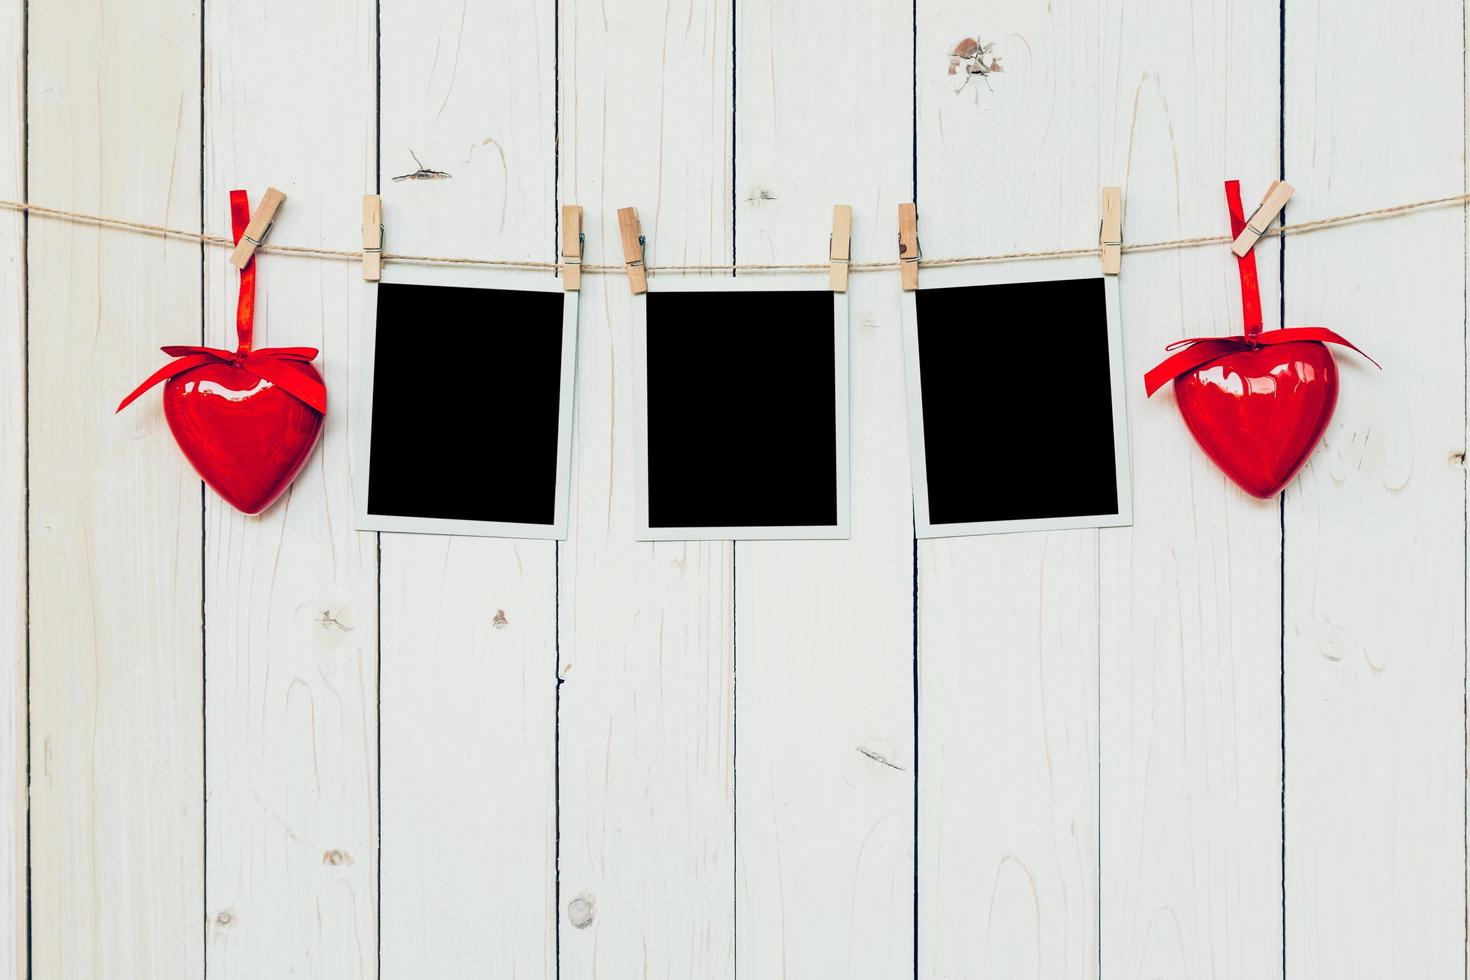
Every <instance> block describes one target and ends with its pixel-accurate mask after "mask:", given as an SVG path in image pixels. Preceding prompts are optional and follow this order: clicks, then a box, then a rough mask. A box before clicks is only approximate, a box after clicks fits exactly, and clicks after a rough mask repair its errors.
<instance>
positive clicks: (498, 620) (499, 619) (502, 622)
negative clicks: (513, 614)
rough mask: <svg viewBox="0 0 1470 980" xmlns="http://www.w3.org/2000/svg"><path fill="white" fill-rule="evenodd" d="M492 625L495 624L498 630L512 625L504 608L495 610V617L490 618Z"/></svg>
mask: <svg viewBox="0 0 1470 980" xmlns="http://www.w3.org/2000/svg"><path fill="white" fill-rule="evenodd" d="M490 625H491V626H494V627H495V628H496V629H498V630H503V629H505V628H506V627H507V626H509V625H510V620H508V619H506V618H505V610H504V609H497V610H495V618H494V619H492V620H490Z"/></svg>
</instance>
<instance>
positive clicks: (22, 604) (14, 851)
mask: <svg viewBox="0 0 1470 980" xmlns="http://www.w3.org/2000/svg"><path fill="white" fill-rule="evenodd" d="M24 16H25V14H24V6H23V4H22V0H6V2H4V3H0V25H3V26H0V37H3V38H4V40H3V41H0V196H4V197H7V198H10V199H12V200H14V199H16V198H19V197H21V196H22V195H23V194H24V191H25V143H24V130H23V129H22V114H23V112H24V109H25V72H24V69H23V67H22V66H23V64H24V62H23V61H22V57H23V55H24V53H25V44H24V39H25V32H24V31H23V30H22V23H23V21H24ZM25 372H26V353H25V219H24V218H23V217H22V216H21V215H19V214H15V213H11V214H5V215H0V970H7V971H13V975H14V976H17V977H22V976H25V974H26V949H25V935H26V805H25V804H26V779H25V771H26V770H25V762H26V759H25V757H26V708H25V703H26V677H25V656H26V573H25V567H26V565H25V562H26V502H25V456H26V438H25V430H26V414H25V409H26V404H25V399H26V389H25Z"/></svg>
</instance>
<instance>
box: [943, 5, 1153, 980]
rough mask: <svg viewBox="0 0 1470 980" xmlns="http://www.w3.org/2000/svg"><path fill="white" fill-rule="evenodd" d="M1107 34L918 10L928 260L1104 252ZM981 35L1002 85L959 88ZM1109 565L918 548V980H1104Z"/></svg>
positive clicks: (1082, 538) (989, 550)
mask: <svg viewBox="0 0 1470 980" xmlns="http://www.w3.org/2000/svg"><path fill="white" fill-rule="evenodd" d="M1101 29H1102V23H1101V19H1100V15H1099V12H1098V11H1097V10H1096V9H1095V8H1094V7H1092V6H1090V5H1072V6H1059V7H1054V8H1052V9H1049V10H1048V9H1044V8H1042V7H1039V6H1037V5H1034V4H1029V3H1021V2H1017V0H1007V2H1002V3H998V4H994V5H992V6H991V7H989V8H988V9H987V11H986V12H985V16H984V17H983V18H980V19H978V20H977V16H976V12H975V8H974V6H973V4H970V3H965V2H960V0H921V2H920V3H919V6H918V36H917V42H916V47H917V59H918V61H917V97H918V208H919V229H918V231H919V247H920V250H921V252H922V253H923V254H925V255H930V256H943V255H962V254H973V253H976V252H982V253H983V252H1004V251H1013V250H1019V249H1028V248H1053V247H1056V246H1057V245H1058V244H1061V243H1067V244H1072V243H1075V244H1077V245H1082V246H1086V245H1089V244H1091V243H1094V242H1096V241H1097V231H1098V190H1099V188H1100V187H1101V186H1102V185H1103V184H1104V183H1110V182H1111V180H1107V181H1105V180H1102V179H1100V174H1099V166H1098V160H1099V150H1100V148H1099V144H1098V133H1099V126H1098V118H1099V111H1100V108H1101V96H1100V93H1099V90H1098V85H1097V80H1098V77H1099V67H1100V66H1099V57H1100V54H1101V46H1100V45H1099V43H1098V37H1099V31H1100V30H1101ZM977 31H978V32H980V34H981V36H980V37H978V38H976V40H978V41H980V42H981V43H982V44H989V43H994V44H995V48H994V49H993V51H992V55H993V56H999V57H1000V58H1001V59H1002V65H1003V67H1004V72H1003V73H1001V74H997V75H993V76H991V77H990V78H985V77H981V76H972V77H970V79H969V81H968V83H965V84H963V86H961V83H962V82H964V76H963V75H950V74H948V70H949V53H950V51H952V50H953V49H954V46H955V44H956V42H959V41H960V40H961V39H963V38H965V37H975V33H976V32H977ZM1125 262H1126V257H1125ZM1009 328H1015V329H1023V328H1024V327H1023V326H1022V325H1017V324H990V323H988V322H987V321H986V319H985V315H984V311H983V310H979V311H977V313H976V329H1009ZM1125 330H1126V328H1125ZM1011 368H1012V366H1011V365H986V366H980V367H978V368H977V369H978V370H980V371H985V370H999V371H1004V370H1010V369H1011ZM994 478H997V479H1004V478H1005V474H1004V473H997V474H995V477H994ZM1098 560H1099V552H1098V532H1096V531H1062V532H1051V533H1024V534H1004V535H993V536H988V537H978V538H951V539H944V540H935V541H922V542H920V544H919V568H918V578H919V602H918V605H919V690H918V699H919V700H918V705H919V736H918V741H919V747H918V757H919V758H918V764H919V774H920V780H919V818H918V836H919V923H918V933H919V934H918V973H919V976H920V977H926V978H928V977H961V976H975V975H986V976H990V975H994V976H1044V977H1060V976H1066V977H1091V976H1095V975H1096V973H1097V958H1098V947H1097V924H1098V904H1097V888H1098V881H1097V876H1098V854H1097V802H1098V796H1097V783H1098V770H1097V686H1096V685H1097V674H1098V657H1097V648H1098V647H1097V644H1098V629H1099V616H1098V577H1099V576H1098Z"/></svg>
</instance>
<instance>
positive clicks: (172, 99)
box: [26, 0, 204, 980]
mask: <svg viewBox="0 0 1470 980" xmlns="http://www.w3.org/2000/svg"><path fill="white" fill-rule="evenodd" d="M199 16H200V15H199V4H198V3H197V2H195V0H140V2H138V3H135V4H131V5H130V6H129V8H128V13H127V16H125V17H123V16H117V17H106V18H104V17H100V16H98V13H97V10H96V8H95V7H94V6H91V5H86V4H81V3H76V2H71V0H61V2H57V3H47V4H34V5H32V6H31V8H30V13H29V31H28V38H29V41H28V58H27V63H26V71H27V78H26V81H27V89H28V91H29V93H30V98H29V125H28V132H29V141H30V147H29V175H28V176H29V192H30V194H31V196H32V197H33V198H35V199H36V200H37V201H44V202H46V203H47V204H50V205H52V206H58V207H63V208H73V209H77V210H82V211H88V212H93V213H102V214H107V215H115V216H118V217H123V218H129V219H133V220H137V221H145V222H150V223H159V224H169V225H175V226H181V227H184V228H197V227H198V226H199V139H200V131H199V126H200V123H199V86H200V61H199V58H200V52H199ZM27 268H28V269H29V279H30V328H29V336H30V345H29V362H30V363H29V377H30V379H31V384H30V386H29V391H28V399H29V415H30V420H29V452H30V516H29V536H30V558H31V569H30V587H31V608H30V648H31V651H32V653H33V654H35V655H34V656H33V657H32V658H31V670H30V681H31V686H30V697H31V711H32V715H31V726H32V727H31V754H30V763H31V778H32V796H31V830H32V835H33V836H32V848H31V857H32V879H31V885H32V893H31V900H32V913H33V919H32V941H33V949H32V957H33V959H32V962H31V970H32V972H33V974H34V976H36V977H45V978H47V980H72V978H75V980H93V978H96V977H101V976H104V975H110V976H119V977H121V976H133V977H180V978H185V977H197V976H199V975H200V973H201V971H202V968H203V961H204V954H203V948H202V939H203V930H202V928H201V923H200V916H201V910H202V908H203V895H202V883H203V880H204V875H203V871H204V867H203V840H202V826H203V820H202V818H203V813H202V808H203V798H204V793H203V790H204V783H203V773H202V764H203V756H202V749H203V728H202V724H203V719H202V716H201V711H200V708H201V701H200V699H201V691H202V678H201V672H200V667H201V657H200V651H201V649H202V643H203V639H202V627H201V623H200V587H201V586H200V581H201V574H200V517H199V511H200V483H199V480H198V478H197V477H196V476H195V475H194V473H193V471H192V470H191V469H190V468H189V464H188V463H187V462H185V461H184V458H183V456H182V455H180V453H179V451H178V448H177V447H176V446H175V445H174V441H173V438H172V437H171V436H170V434H169V430H168V426H167V425H166V424H165V422H164V419H163V412H162V410H161V408H160V406H159V396H158V394H157V392H154V393H151V394H149V395H148V396H146V397H144V398H143V399H142V400H141V401H139V402H138V403H137V404H135V405H133V406H132V407H131V408H129V409H128V410H127V411H126V412H125V413H123V414H122V415H114V414H113V408H114V407H115V406H116V404H117V401H118V399H120V398H121V397H122V396H123V395H124V394H126V393H127V392H128V391H129V390H130V389H131V388H132V387H133V386H134V385H136V384H137V383H138V382H139V381H141V380H142V379H143V378H145V377H147V376H148V375H149V374H150V373H151V372H152V371H153V370H154V369H156V368H157V367H158V366H159V365H160V364H161V363H163V355H161V354H160V353H159V352H158V347H159V345H161V344H167V343H175V344H177V343H189V342H191V341H194V342H197V340H198V339H199V337H200V324H201V297H200V284H199V247H198V246H197V245H190V244H189V243H187V242H166V241H163V240H159V239H145V238H140V237H139V236H137V235H135V234H130V233H125V232H117V231H103V230H100V229H98V228H93V227H87V226H84V225H78V224H68V223H63V222H57V221H43V220H39V219H37V220H33V221H31V223H30V230H29V242H28V254H27Z"/></svg>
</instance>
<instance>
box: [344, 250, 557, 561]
mask: <svg viewBox="0 0 1470 980" xmlns="http://www.w3.org/2000/svg"><path fill="white" fill-rule="evenodd" d="M363 290H364V297H363V332H362V351H363V353H362V362H361V375H360V378H361V381H360V383H361V385H362V393H363V394H362V398H363V401H362V402H360V403H356V404H355V406H354V407H357V406H360V411H361V412H362V413H363V415H362V417H361V418H360V419H358V420H356V421H357V429H358V433H359V434H358V436H357V447H358V459H359V460H360V461H361V465H360V466H359V468H358V476H357V483H356V492H357V502H356V507H357V520H356V526H357V527H358V529H360V530H365V531H405V532H412V533H418V534H463V535H474V536H479V537H501V538H544V539H555V540H564V539H565V538H566V536H567V508H568V499H569V497H570V489H571V460H572V402H573V394H574V392H575V390H576V354H577V309H578V296H579V294H578V293H575V292H564V291H563V289H562V281H561V280H560V279H559V278H556V277H554V276H549V275H546V274H544V273H536V272H529V271H517V270H491V271H487V270H484V269H472V268H461V267H425V266H413V265H408V264H399V263H394V264H391V265H386V266H384V268H383V278H382V281H381V282H380V283H373V282H365V283H363ZM380 305H381V306H385V307H386V308H387V315H388V316H390V317H392V318H394V320H395V323H394V324H393V325H392V326H391V327H390V325H389V324H388V323H387V322H383V323H380V322H379V308H380ZM558 309H559V311H560V312H559V313H558V312H557V310H558ZM410 310H411V311H412V314H411V315H410V314H409V313H407V312H406V311H410ZM507 311H509V312H508V313H507ZM482 313H483V318H481V314H482ZM500 313H507V315H509V316H514V317H522V318H524V317H530V318H531V321H530V322H528V323H522V324H519V325H518V327H519V332H517V333H515V334H508V333H506V332H504V331H503V330H500V329H498V325H497V323H496V322H495V318H496V316H497V314H500ZM416 317H421V319H415V318H416ZM543 318H544V319H543ZM547 321H549V322H547ZM558 324H559V327H558ZM390 329H396V331H397V332H395V333H393V334H391V335H390V334H389V333H388V331H389V330H390ZM548 331H550V332H549V333H548ZM380 354H382V357H380ZM380 365H381V366H382V368H383V370H382V371H381V372H380V370H379V366H380ZM380 374H382V375H383V376H382V377H380ZM390 379H391V380H392V382H393V390H392V392H391V395H390V394H389V393H387V392H382V391H376V390H375V388H376V385H377V383H378V382H380V381H384V380H390ZM390 397H391V398H392V401H391V402H390V401H389V400H388V399H389V398H390ZM553 411H554V412H555V415H554V416H553V415H552V414H551V413H552V412H553ZM388 412H391V413H392V414H391V415H389V416H388V417H387V418H386V420H385V418H380V417H377V416H375V413H378V415H383V414H384V413H388ZM375 423H376V425H375ZM375 467H376V469H375Z"/></svg>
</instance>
